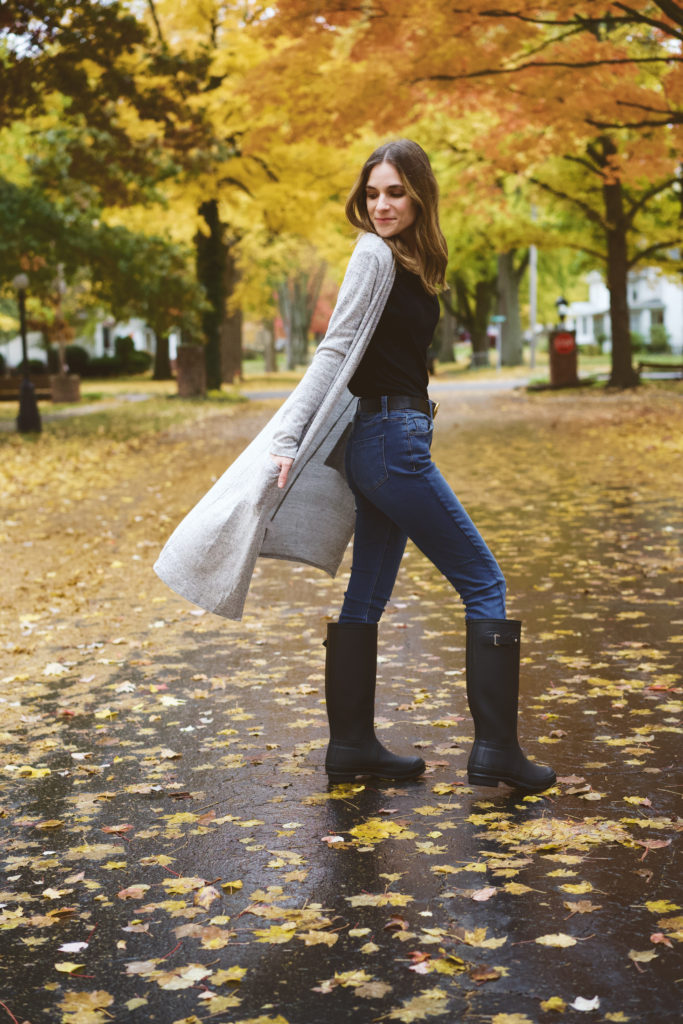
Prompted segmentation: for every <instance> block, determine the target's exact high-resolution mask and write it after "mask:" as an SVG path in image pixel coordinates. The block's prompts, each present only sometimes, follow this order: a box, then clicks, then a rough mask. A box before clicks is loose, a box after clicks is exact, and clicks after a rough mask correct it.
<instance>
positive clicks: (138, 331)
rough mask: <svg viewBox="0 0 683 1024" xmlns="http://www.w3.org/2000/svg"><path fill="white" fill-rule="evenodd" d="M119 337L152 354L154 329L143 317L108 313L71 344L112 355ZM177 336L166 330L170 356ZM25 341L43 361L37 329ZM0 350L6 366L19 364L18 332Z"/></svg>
mask: <svg viewBox="0 0 683 1024" xmlns="http://www.w3.org/2000/svg"><path fill="white" fill-rule="evenodd" d="M120 337H131V338H132V339H133V344H134V345H135V348H136V349H138V350H139V351H144V352H149V353H150V355H154V351H155V347H156V338H155V334H154V331H153V330H152V329H151V328H150V327H148V326H147V325H146V324H145V322H144V320H138V319H131V320H126V321H122V322H117V321H115V320H114V318H113V317H109V318H107V319H104V320H100V321H99V322H98V323H97V324H96V326H95V331H94V335H93V337H92V338H83V337H76V338H74V340H73V342H70V344H74V345H81V346H82V347H83V348H85V349H87V350H88V352H89V353H90V355H91V356H113V355H114V351H115V348H114V345H115V341H116V338H120ZM178 340H179V338H178V332H177V331H171V332H170V334H169V349H170V357H171V359H175V356H176V348H177V344H178ZM27 343H28V356H29V359H40V360H42V361H43V362H45V361H46V360H47V353H46V351H45V342H44V339H43V335H42V333H41V332H40V331H29V332H28V334H27ZM0 353H2V355H3V356H4V358H5V362H6V365H7V366H8V367H17V366H20V365H21V359H22V356H21V338H20V337H19V336H18V335H17V336H16V337H14V338H10V339H8V340H7V341H6V342H4V343H3V344H0Z"/></svg>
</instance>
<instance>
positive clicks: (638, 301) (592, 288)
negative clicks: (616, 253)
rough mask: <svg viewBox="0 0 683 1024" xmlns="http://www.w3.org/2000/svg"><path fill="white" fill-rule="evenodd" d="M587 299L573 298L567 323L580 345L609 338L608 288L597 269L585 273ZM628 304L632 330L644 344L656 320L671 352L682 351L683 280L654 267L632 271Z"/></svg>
mask: <svg viewBox="0 0 683 1024" xmlns="http://www.w3.org/2000/svg"><path fill="white" fill-rule="evenodd" d="M586 281H587V283H588V301H587V302H572V303H571V305H570V306H569V312H568V316H567V321H568V325H569V326H570V327H572V328H573V329H575V330H576V340H577V343H578V344H579V345H597V344H602V343H606V344H605V347H606V348H608V347H609V343H610V341H611V330H610V316H609V290H608V288H607V285H606V284H605V282H604V279H603V277H602V275H601V274H600V273H598V271H597V270H594V271H593V272H592V273H590V274H588V275H587V277H586ZM628 308H629V316H630V322H631V330H632V331H633V332H634V333H635V334H639V335H641V337H643V338H644V339H645V343H646V344H647V343H648V342H649V339H650V330H651V328H652V327H653V326H654V325H655V324H661V325H663V326H664V328H665V330H666V332H667V334H668V336H669V345H670V346H671V349H672V351H674V352H683V284H681V283H680V282H678V281H674V280H673V279H672V278H670V277H666V276H665V275H664V274H663V273H662V272H661V270H658V269H656V268H655V267H646V268H644V269H643V270H639V271H634V272H633V273H631V274H629V277H628Z"/></svg>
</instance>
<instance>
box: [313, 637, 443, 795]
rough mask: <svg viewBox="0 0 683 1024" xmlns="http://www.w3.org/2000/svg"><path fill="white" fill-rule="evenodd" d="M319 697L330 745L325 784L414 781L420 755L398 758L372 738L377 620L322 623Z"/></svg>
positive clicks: (420, 768)
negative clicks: (361, 778) (365, 778)
mask: <svg viewBox="0 0 683 1024" xmlns="http://www.w3.org/2000/svg"><path fill="white" fill-rule="evenodd" d="M326 647H327V657H326V659H325V701H326V703H327V717H328V720H329V723H330V743H329V746H328V748H327V756H326V757H325V771H326V772H327V774H328V776H329V778H330V781H331V782H351V781H353V779H354V778H355V776H356V775H375V776H376V777H377V778H380V779H414V778H416V777H417V776H418V775H422V773H423V771H424V770H425V763H424V761H423V760H422V758H421V757H399V756H398V755H396V754H392V753H391V751H389V750H387V749H386V747H383V746H382V744H381V743H380V742H379V740H378V739H377V737H376V736H375V682H376V676H377V624H376V623H373V622H368V623H365V622H330V623H328V626H327V640H326Z"/></svg>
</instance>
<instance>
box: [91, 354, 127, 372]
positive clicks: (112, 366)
mask: <svg viewBox="0 0 683 1024" xmlns="http://www.w3.org/2000/svg"><path fill="white" fill-rule="evenodd" d="M120 373H123V368H122V366H121V361H120V360H119V359H117V358H116V356H95V358H94V359H91V360H90V362H89V363H88V365H87V367H86V372H85V373H84V376H85V377H116V376H117V375H118V374H120Z"/></svg>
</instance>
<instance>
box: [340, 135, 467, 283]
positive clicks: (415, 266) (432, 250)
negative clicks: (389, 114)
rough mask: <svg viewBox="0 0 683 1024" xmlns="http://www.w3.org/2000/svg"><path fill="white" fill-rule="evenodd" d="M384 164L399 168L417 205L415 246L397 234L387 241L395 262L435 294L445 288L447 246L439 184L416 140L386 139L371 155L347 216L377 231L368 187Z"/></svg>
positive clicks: (401, 176) (354, 188)
mask: <svg viewBox="0 0 683 1024" xmlns="http://www.w3.org/2000/svg"><path fill="white" fill-rule="evenodd" d="M382 163H388V164H391V165H392V167H395V168H396V171H397V172H398V175H399V177H400V179H401V181H402V182H403V187H404V188H405V190H406V193H407V194H408V195H409V196H410V198H411V199H412V200H413V202H414V203H415V207H416V217H415V223H414V225H413V231H414V237H415V245H414V247H411V246H409V245H408V244H407V243H406V242H405V241H403V240H402V239H401V238H398V237H394V238H385V239H384V241H385V242H386V243H387V245H388V246H389V247H390V248H391V250H392V252H393V254H394V257H395V259H396V262H397V263H399V264H400V265H401V266H402V267H405V269H406V270H410V271H412V273H413V274H417V275H418V277H419V278H420V280H421V281H422V284H423V285H424V287H425V288H426V290H427V291H428V292H429V293H430V294H431V295H436V294H437V293H438V292H439V291H441V289H443V288H444V287H445V274H446V264H447V263H448V247H447V245H446V239H445V238H444V236H443V233H442V231H441V228H440V226H439V186H438V185H437V182H436V178H435V177H434V171H433V170H432V165H431V164H430V162H429V157H428V156H427V154H426V153H425V151H424V149H422V147H421V146H418V144H417V142H413V141H412V139H396V140H395V141H393V142H385V144H384V145H383V146H380V147H379V148H378V149H376V150H375V151H374V153H372V154H371V155H370V156H369V157H368V159H367V160H366V161H365V163H364V164H363V168H362V170H361V172H360V175H359V176H358V180H357V181H356V183H355V185H354V186H353V188H352V189H351V192H350V194H349V198H348V199H347V200H346V216H347V218H348V220H349V221H350V222H351V224H353V226H354V227H356V228H361V229H362V230H363V231H371V232H372V233H373V234H375V235H376V234H377V232H376V231H375V227H374V225H373V223H372V221H371V220H370V216H369V214H368V207H367V199H366V194H365V189H366V186H367V183H368V178H369V177H370V174H371V172H372V169H373V167H377V165H378V164H382Z"/></svg>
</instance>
